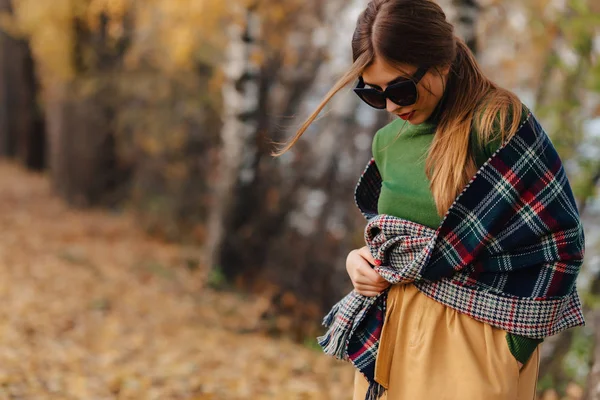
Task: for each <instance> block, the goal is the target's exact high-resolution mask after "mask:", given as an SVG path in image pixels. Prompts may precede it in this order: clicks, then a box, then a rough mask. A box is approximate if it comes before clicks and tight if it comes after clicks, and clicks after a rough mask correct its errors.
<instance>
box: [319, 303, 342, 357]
mask: <svg viewBox="0 0 600 400" xmlns="http://www.w3.org/2000/svg"><path fill="white" fill-rule="evenodd" d="M339 309H340V304H339V303H338V304H336V305H335V306H334V307H333V308H332V309H331V311H330V312H329V313H328V314H327V315H326V316H325V318H324V319H323V325H324V326H326V327H329V329H328V330H327V332H325V334H324V335H323V336H318V337H317V341H318V342H319V345H320V346H321V347H322V348H323V351H324V352H325V354H329V355H332V356H334V357H336V358H337V359H339V360H344V361H346V360H348V357H347V355H346V341H347V340H348V336H349V334H350V332H349V330H347V329H343V327H342V326H341V325H340V324H334V325H333V326H332V324H333V321H334V320H335V317H336V315H337V312H338V310H339Z"/></svg>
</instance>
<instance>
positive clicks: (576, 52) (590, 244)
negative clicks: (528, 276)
mask: <svg viewBox="0 0 600 400" xmlns="http://www.w3.org/2000/svg"><path fill="white" fill-rule="evenodd" d="M439 3H440V4H441V5H442V7H443V8H444V10H445V11H446V13H447V16H448V18H449V19H450V20H451V21H452V22H453V23H454V24H455V26H456V28H457V31H458V33H459V35H460V36H462V37H464V38H465V39H466V40H467V42H468V44H469V46H470V47H471V48H472V49H473V51H474V52H475V53H476V55H477V57H478V59H479V62H480V63H481V65H482V67H483V68H484V70H485V71H486V73H487V74H488V75H489V76H490V77H491V78H492V79H493V80H495V81H496V82H497V83H499V84H501V85H502V86H504V87H507V88H509V89H511V90H513V91H514V92H515V93H517V94H518V95H519V96H520V97H521V99H522V100H523V102H524V103H525V104H527V105H528V106H529V107H530V108H532V109H533V110H534V112H535V113H536V115H537V116H538V118H539V119H540V120H541V122H542V124H543V126H544V127H545V129H546V131H547V133H548V134H549V136H550V137H551V139H552V141H553V143H554V145H555V147H556V148H557V150H558V152H559V154H560V156H561V158H562V160H563V162H564V165H565V168H566V169H567V175H568V176H569V179H570V182H571V184H572V186H573V189H574V192H575V195H576V198H577V202H578V206H579V210H580V213H581V216H582V218H583V220H584V226H585V234H586V241H587V243H586V260H585V264H584V266H583V271H582V273H581V274H580V280H579V282H578V287H579V291H580V294H581V297H582V301H583V302H584V305H585V312H586V321H587V325H586V326H585V327H582V328H576V329H571V330H569V331H567V332H565V333H562V334H559V335H556V336H553V337H551V338H548V339H546V340H545V341H544V343H543V345H542V351H543V359H542V362H541V369H540V375H539V383H538V392H539V396H540V398H542V399H544V400H548V399H570V400H575V399H598V398H600V329H598V328H599V327H600V312H599V311H597V310H598V301H599V299H600V297H599V295H600V252H599V247H600V243H599V242H600V229H599V226H600V199H599V196H598V187H599V181H600V2H599V1H597V0H526V1H523V0H502V1H500V0H480V1H475V0H452V1H451V0H445V1H442V0H440V1H439ZM365 5H366V1H364V0H328V1H322V0H286V1H285V2H283V1H272V0H230V1H223V0H53V1H48V0H0V28H1V33H0V155H1V156H2V161H0V209H1V210H2V212H1V213H0V274H1V276H2V278H1V279H0V321H2V322H1V323H0V399H350V398H351V393H352V389H351V386H352V378H353V373H354V370H353V368H352V367H351V366H350V365H348V364H345V363H342V362H338V361H335V360H333V359H331V358H329V357H327V356H325V355H323V354H322V352H321V350H320V348H319V346H318V345H317V343H316V340H315V337H316V336H317V335H320V334H322V333H323V331H324V328H323V327H321V326H320V322H321V319H322V317H323V315H324V314H325V312H326V311H328V310H329V308H330V307H331V305H332V304H333V303H335V302H336V301H337V300H339V298H341V297H342V296H343V295H344V294H346V293H347V292H348V291H349V290H350V289H351V283H350V280H349V278H348V276H347V274H346V270H345V258H346V256H347V254H348V252H349V251H350V250H352V249H354V248H358V247H362V246H363V237H362V235H363V228H364V220H363V217H362V216H361V215H360V213H359V212H358V210H357V209H356V207H355V205H354V202H353V198H352V195H353V189H354V185H355V184H356V181H357V179H358V176H359V174H360V173H361V172H362V169H363V167H364V166H365V163H366V162H367V160H368V159H369V158H370V156H371V154H370V147H371V139H372V137H373V135H374V133H375V132H376V130H377V129H378V128H379V127H381V126H383V125H384V124H386V123H387V122H389V121H390V117H389V116H388V115H387V113H386V112H385V111H381V112H377V111H376V110H373V109H370V108H368V106H365V105H363V104H359V101H358V99H357V98H356V96H354V95H353V93H352V92H351V88H350V87H349V88H348V89H347V90H344V91H343V92H341V93H340V94H339V95H338V96H337V97H336V98H335V99H334V101H333V102H332V103H331V104H330V106H328V108H327V109H326V111H325V112H324V113H323V114H322V117H321V118H320V119H319V120H318V121H317V122H316V123H314V124H313V125H312V126H311V128H310V129H309V131H307V133H306V134H305V135H304V137H303V138H302V140H301V141H300V142H299V143H298V144H297V145H296V146H295V147H294V148H293V150H291V151H290V152H288V153H286V154H285V155H284V156H282V157H280V158H277V159H276V158H273V157H271V156H270V155H269V153H270V151H272V150H274V147H273V144H272V142H273V141H278V142H281V141H285V140H286V139H288V138H290V137H291V136H292V135H293V133H294V132H295V130H296V129H297V128H298V126H299V124H300V123H301V122H303V119H304V118H305V117H306V116H307V115H308V114H309V112H310V111H312V109H313V108H314V107H315V106H316V104H318V102H319V101H320V99H321V98H322V97H323V96H324V94H325V93H326V92H327V91H328V90H329V89H330V87H331V86H332V85H333V83H334V82H335V80H336V78H337V77H339V76H340V75H341V74H342V73H343V71H344V70H345V68H347V67H348V66H349V65H350V63H351V54H350V40H351V36H352V32H353V30H354V24H355V21H356V18H357V16H358V13H359V12H360V11H361V10H362V9H363V8H364V7H365ZM517 57H518V58H519V62H517Z"/></svg>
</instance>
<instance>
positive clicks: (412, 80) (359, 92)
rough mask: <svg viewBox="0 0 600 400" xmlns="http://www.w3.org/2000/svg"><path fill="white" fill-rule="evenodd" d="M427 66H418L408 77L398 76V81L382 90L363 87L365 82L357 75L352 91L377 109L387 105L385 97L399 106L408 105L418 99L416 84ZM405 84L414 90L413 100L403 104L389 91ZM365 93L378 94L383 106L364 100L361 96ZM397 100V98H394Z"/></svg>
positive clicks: (425, 71)
mask: <svg viewBox="0 0 600 400" xmlns="http://www.w3.org/2000/svg"><path fill="white" fill-rule="evenodd" d="M427 71H428V68H425V67H419V68H418V69H417V71H416V72H415V73H414V74H413V75H412V76H410V77H408V78H404V77H400V78H398V79H401V80H400V81H399V82H395V83H393V84H391V85H389V86H388V87H386V88H385V90H384V91H381V90H377V89H374V88H365V82H364V81H363V78H362V76H359V77H358V84H357V85H356V87H355V88H354V93H356V94H357V95H358V97H359V98H360V99H361V100H362V101H364V102H365V103H367V104H368V105H369V106H371V107H373V108H376V109H378V110H383V109H385V108H386V106H387V101H386V99H390V101H391V102H392V103H394V104H396V105H398V106H400V107H406V106H410V105H413V104H415V103H416V102H417V101H419V90H418V88H417V85H418V84H419V82H420V81H421V79H422V78H423V76H425V74H426V73H427ZM405 85H412V86H413V87H414V90H415V95H416V96H415V101H414V102H412V103H409V104H405V103H402V104H401V103H400V102H397V101H394V99H393V98H392V97H391V96H390V93H391V91H392V90H394V89H395V88H398V87H402V86H405ZM365 94H371V95H375V96H380V97H382V99H383V107H377V106H375V105H373V104H371V103H369V102H368V101H367V100H365V98H364V97H363V95H365ZM396 100H398V99H396Z"/></svg>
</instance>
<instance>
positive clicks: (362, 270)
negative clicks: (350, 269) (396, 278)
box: [356, 262, 386, 284]
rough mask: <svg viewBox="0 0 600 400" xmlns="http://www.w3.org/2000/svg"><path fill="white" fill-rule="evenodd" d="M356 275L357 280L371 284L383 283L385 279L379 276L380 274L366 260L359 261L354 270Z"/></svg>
mask: <svg viewBox="0 0 600 400" xmlns="http://www.w3.org/2000/svg"><path fill="white" fill-rule="evenodd" d="M356 272H357V274H358V276H357V277H356V280H357V281H363V282H365V283H371V284H378V283H385V282H386V280H385V279H383V278H382V277H381V275H379V274H378V273H377V271H375V270H374V269H373V267H371V265H370V264H368V263H367V262H364V263H361V264H360V265H359V266H358V268H357V270H356Z"/></svg>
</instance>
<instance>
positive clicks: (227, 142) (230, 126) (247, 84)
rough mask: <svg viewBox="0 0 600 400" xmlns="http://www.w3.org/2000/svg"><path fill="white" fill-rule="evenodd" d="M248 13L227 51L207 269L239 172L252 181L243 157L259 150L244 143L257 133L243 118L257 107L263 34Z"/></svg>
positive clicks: (256, 18) (232, 34)
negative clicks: (256, 53)
mask: <svg viewBox="0 0 600 400" xmlns="http://www.w3.org/2000/svg"><path fill="white" fill-rule="evenodd" d="M239 12H240V13H244V14H245V24H246V25H245V26H239V25H235V24H232V25H231V26H229V31H228V34H229V37H230V40H229V47H228V49H227V52H226V63H225V65H224V66H223V71H224V74H225V76H226V82H225V83H224V85H223V88H222V96H223V110H224V114H223V127H222V130H221V138H222V145H221V151H220V154H221V159H220V163H219V168H218V175H219V176H218V179H217V180H216V187H215V194H214V203H213V205H212V207H211V213H210V215H209V219H208V224H207V225H208V232H209V234H208V235H207V241H206V243H205V252H204V253H205V254H206V260H205V262H206V264H207V265H208V267H209V268H208V269H212V268H214V267H216V265H214V264H215V262H216V260H217V254H218V244H219V243H220V242H221V239H222V237H223V235H224V232H223V230H224V220H225V213H226V212H227V210H228V208H229V204H230V202H231V193H232V189H233V187H234V185H235V183H236V179H237V177H238V173H240V174H241V179H242V180H243V181H245V182H246V183H250V182H251V181H252V180H253V178H254V171H253V170H252V169H251V168H249V166H248V165H244V164H245V163H244V162H243V161H244V159H248V158H249V157H252V154H249V152H251V151H256V149H245V148H244V143H245V142H246V141H247V139H248V138H249V137H250V136H251V135H252V134H254V133H255V132H256V125H257V124H256V120H255V119H249V120H242V118H241V117H242V116H243V115H249V114H251V113H252V112H254V111H255V110H256V109H257V107H258V98H259V93H258V82H257V79H258V75H259V67H260V66H259V65H257V64H255V63H253V62H252V57H251V55H252V54H253V52H254V51H256V50H257V40H258V36H259V34H260V20H259V16H258V15H257V13H256V12H254V11H252V10H249V9H240V10H239Z"/></svg>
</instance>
